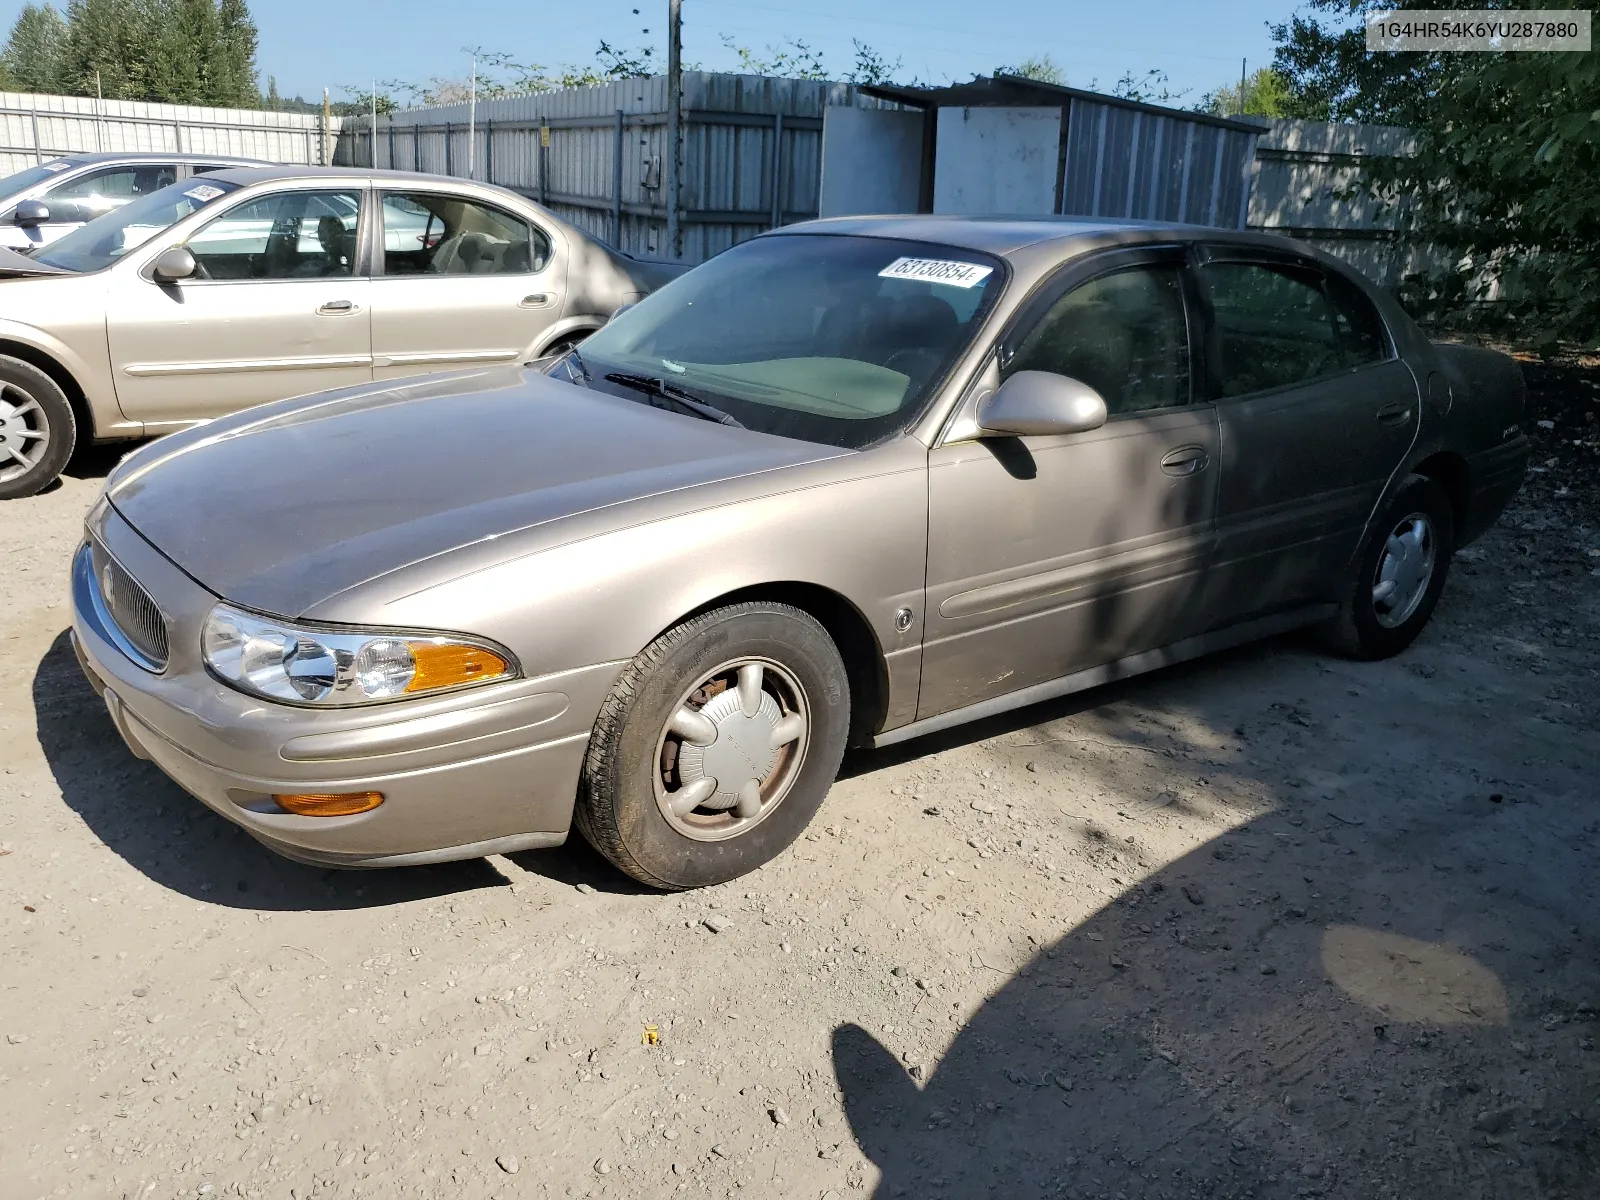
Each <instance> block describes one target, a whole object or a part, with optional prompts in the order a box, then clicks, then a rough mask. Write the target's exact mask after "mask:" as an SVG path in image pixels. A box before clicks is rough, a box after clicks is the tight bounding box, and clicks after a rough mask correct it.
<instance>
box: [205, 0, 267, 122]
mask: <svg viewBox="0 0 1600 1200" xmlns="http://www.w3.org/2000/svg"><path fill="white" fill-rule="evenodd" d="M217 40H218V54H217V65H216V67H215V68H214V69H213V71H212V76H211V89H210V95H211V99H210V100H209V101H208V103H210V104H220V105H223V106H226V107H233V108H250V107H254V106H255V105H257V104H260V103H261V88H260V86H259V85H258V84H257V82H256V46H257V43H258V41H259V35H258V31H257V30H256V23H255V21H254V20H253V19H252V18H251V16H250V6H249V5H248V4H247V3H245V0H219V2H218V4H217Z"/></svg>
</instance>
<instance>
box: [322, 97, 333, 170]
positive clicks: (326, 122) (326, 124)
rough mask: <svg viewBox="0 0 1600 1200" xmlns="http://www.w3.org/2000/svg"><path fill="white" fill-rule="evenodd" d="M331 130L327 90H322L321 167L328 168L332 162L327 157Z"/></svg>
mask: <svg viewBox="0 0 1600 1200" xmlns="http://www.w3.org/2000/svg"><path fill="white" fill-rule="evenodd" d="M332 128H333V111H332V109H330V108H329V107H328V89H327V88H323V89H322V165H323V166H325V167H326V166H328V165H329V164H330V163H331V162H332V161H333V160H332V159H331V158H330V157H329V155H328V131H329V130H330V129H332Z"/></svg>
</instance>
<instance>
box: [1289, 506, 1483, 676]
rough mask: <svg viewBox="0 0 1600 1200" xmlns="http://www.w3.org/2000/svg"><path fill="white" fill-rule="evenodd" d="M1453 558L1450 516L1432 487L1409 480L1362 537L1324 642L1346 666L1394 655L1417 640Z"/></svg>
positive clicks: (1453, 545)
mask: <svg viewBox="0 0 1600 1200" xmlns="http://www.w3.org/2000/svg"><path fill="white" fill-rule="evenodd" d="M1454 553H1455V514H1454V511H1453V510H1452V508H1451V507H1450V498H1449V497H1448V496H1447V495H1446V494H1445V491H1444V489H1443V488H1442V487H1440V486H1439V485H1438V484H1437V483H1435V482H1434V481H1433V480H1431V479H1427V478H1425V477H1423V476H1421V475H1412V476H1410V477H1408V478H1407V479H1406V481H1405V483H1403V484H1402V485H1401V486H1400V490H1399V491H1397V492H1396V493H1395V494H1394V496H1393V497H1391V498H1390V500H1389V502H1388V503H1387V504H1386V505H1384V508H1383V511H1382V513H1381V514H1380V515H1379V516H1378V518H1377V519H1376V520H1374V521H1373V523H1372V525H1371V527H1370V528H1369V529H1368V530H1367V536H1366V540H1365V541H1364V542H1363V543H1362V544H1361V549H1360V551H1359V552H1358V553H1357V554H1356V559H1355V564H1354V568H1353V571H1352V574H1351V576H1350V578H1349V579H1348V580H1347V581H1346V583H1345V588H1344V594H1343V598H1342V601H1341V603H1340V606H1339V611H1338V613H1337V614H1336V615H1335V616H1334V617H1333V618H1331V619H1330V620H1329V621H1328V622H1327V624H1326V625H1324V626H1323V627H1322V629H1321V633H1322V635H1323V640H1324V641H1325V642H1327V643H1328V644H1329V645H1330V646H1331V647H1332V648H1333V649H1335V650H1338V651H1339V652H1340V653H1343V654H1347V655H1349V656H1350V657H1352V658H1361V659H1379V658H1389V657H1392V656H1393V655H1396V654H1399V653H1400V651H1402V650H1404V649H1405V648H1406V647H1407V646H1409V645H1411V643H1412V642H1413V641H1415V640H1416V637H1417V635H1418V634H1419V633H1421V632H1422V628H1423V626H1424V625H1426V624H1427V623H1428V619H1429V618H1430V617H1432V616H1433V610H1434V607H1435V606H1436V605H1437V604H1438V603H1439V596H1440V594H1441V593H1442V592H1443V591H1444V585H1445V579H1446V577H1447V576H1448V575H1449V572H1450V556H1451V555H1452V554H1454Z"/></svg>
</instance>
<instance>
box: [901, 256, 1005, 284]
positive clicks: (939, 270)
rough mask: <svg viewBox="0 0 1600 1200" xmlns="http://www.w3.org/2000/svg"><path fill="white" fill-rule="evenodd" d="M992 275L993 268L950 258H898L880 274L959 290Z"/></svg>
mask: <svg viewBox="0 0 1600 1200" xmlns="http://www.w3.org/2000/svg"><path fill="white" fill-rule="evenodd" d="M992 274H994V268H993V267H982V266H979V265H978V264H977V263H969V262H956V261H955V260H954V259H949V258H897V259H895V260H894V261H893V262H892V263H890V264H889V265H888V266H887V267H885V268H884V269H883V270H881V271H879V272H878V275H879V276H880V277H881V278H884V279H919V280H921V281H923V282H924V283H944V284H948V285H949V286H951V287H958V288H969V287H974V286H976V285H977V284H980V283H982V282H983V281H984V280H985V279H987V278H988V277H989V276H990V275H992Z"/></svg>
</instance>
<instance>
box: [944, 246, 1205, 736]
mask: <svg viewBox="0 0 1600 1200" xmlns="http://www.w3.org/2000/svg"><path fill="white" fill-rule="evenodd" d="M1193 309H1194V306H1193V303H1192V298H1191V287H1190V285H1189V284H1188V282H1187V279H1186V272H1185V268H1184V264H1183V259H1182V254H1181V251H1180V250H1178V249H1176V248H1173V249H1165V248H1162V249H1157V250H1140V251H1132V252H1119V253H1115V254H1111V255H1105V256H1097V257H1096V258H1094V259H1092V260H1090V262H1088V263H1084V264H1075V265H1074V266H1072V267H1069V268H1067V271H1066V272H1065V273H1064V276H1063V277H1062V278H1061V279H1060V280H1059V281H1058V282H1056V283H1055V284H1054V285H1052V286H1048V287H1047V288H1046V289H1045V290H1044V292H1043V293H1042V294H1041V296H1040V297H1039V298H1037V299H1036V300H1035V301H1033V302H1032V303H1030V305H1029V306H1028V307H1027V308H1026V309H1024V310H1023V312H1022V313H1021V314H1020V315H1019V318H1018V320H1017V321H1016V322H1015V323H1014V326H1013V329H1012V331H1010V332H1008V333H1007V334H1006V335H1005V336H1004V337H1003V338H1002V341H1001V345H1000V348H999V352H998V360H997V363H996V365H995V366H994V367H993V368H992V375H991V377H990V379H989V381H988V386H996V385H998V384H999V383H1000V382H1001V381H1002V380H1003V378H1004V377H1006V376H1009V375H1010V374H1012V373H1013V372H1016V371H1020V370H1035V371H1038V370H1043V371H1053V372H1056V373H1058V374H1062V375H1068V376H1071V377H1073V378H1076V379H1079V380H1081V381H1083V382H1084V383H1087V384H1089V385H1090V386H1092V387H1094V388H1095V389H1096V390H1097V391H1099V392H1100V394H1101V395H1102V396H1103V397H1104V398H1105V400H1106V406H1107V409H1108V411H1109V413H1110V417H1109V419H1108V420H1107V422H1106V424H1105V425H1103V426H1102V427H1100V428H1099V429H1095V430H1091V431H1089V432H1087V433H1077V434H1069V435H1051V436H1040V437H981V438H970V439H966V440H960V441H956V442H954V443H947V444H944V445H941V446H938V447H936V448H935V449H934V450H933V451H932V452H931V453H930V455H929V471H928V510H929V511H928V591H927V634H926V642H925V644H924V648H923V669H922V690H921V695H920V698H919V701H918V707H917V716H918V718H919V719H925V718H928V717H932V716H937V715H939V714H941V713H944V712H949V711H951V710H952V709H957V708H962V707H965V706H966V705H969V704H977V703H979V702H981V701H984V700H988V699H991V698H993V697H997V696H1002V695H1006V694H1007V693H1010V692H1015V691H1019V690H1021V689H1023V688H1027V687H1030V686H1033V685H1035V684H1041V683H1046V682H1049V681H1051V680H1054V679H1059V678H1061V677H1063V676H1066V675H1070V674H1073V673H1074V672H1077V671H1080V670H1084V669H1086V668H1090V667H1095V666H1099V665H1101V664H1104V663H1109V662H1112V661H1113V660H1115V659H1119V658H1123V657H1125V656H1127V655H1130V654H1135V653H1138V652H1140V651H1143V650H1149V649H1152V648H1155V647H1158V646H1164V645H1166V644H1168V643H1170V642H1173V641H1177V640H1179V639H1181V638H1183V637H1186V636H1189V635H1191V634H1193V633H1197V632H1199V631H1200V620H1201V618H1200V611H1199V607H1198V605H1197V603H1196V601H1197V599H1198V597H1199V596H1200V594H1201V592H1202V589H1203V585H1204V580H1205V575H1206V570H1207V567H1208V565H1209V561H1210V557H1211V553H1212V541H1213V537H1214V533H1215V528H1214V516H1215V508H1216V495H1217V469H1216V464H1217V460H1218V458H1219V453H1218V449H1219V447H1218V432H1217V417H1216V412H1215V410H1214V409H1213V407H1212V406H1211V405H1210V404H1209V403H1206V402H1205V396H1204V392H1203V391H1201V390H1199V389H1200V385H1199V384H1198V382H1197V381H1198V380H1199V379H1200V378H1202V377H1201V376H1200V374H1199V372H1198V369H1197V367H1198V364H1197V362H1196V358H1197V356H1196V355H1194V354H1192V352H1191V347H1192V346H1194V345H1195V344H1196V343H1197V342H1198V339H1196V338H1191V327H1193V326H1195V325H1196V321H1195V319H1194V311H1193Z"/></svg>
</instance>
